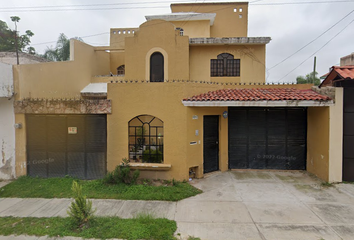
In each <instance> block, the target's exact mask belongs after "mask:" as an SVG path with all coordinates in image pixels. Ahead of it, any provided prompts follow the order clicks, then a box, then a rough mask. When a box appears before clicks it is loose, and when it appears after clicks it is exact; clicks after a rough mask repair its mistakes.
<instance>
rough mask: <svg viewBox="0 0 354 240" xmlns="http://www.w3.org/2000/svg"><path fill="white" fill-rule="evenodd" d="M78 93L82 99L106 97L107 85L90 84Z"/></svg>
mask: <svg viewBox="0 0 354 240" xmlns="http://www.w3.org/2000/svg"><path fill="white" fill-rule="evenodd" d="M80 93H81V96H83V97H107V83H90V84H89V85H87V86H86V87H85V88H84V89H82V90H81V92H80Z"/></svg>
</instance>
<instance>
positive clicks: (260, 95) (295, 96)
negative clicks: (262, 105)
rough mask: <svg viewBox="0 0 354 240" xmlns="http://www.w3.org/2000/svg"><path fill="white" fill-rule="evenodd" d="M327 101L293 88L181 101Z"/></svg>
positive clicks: (207, 95)
mask: <svg viewBox="0 0 354 240" xmlns="http://www.w3.org/2000/svg"><path fill="white" fill-rule="evenodd" d="M284 100H305V101H306V100H307V101H309V100H310V101H327V100H331V99H330V98H329V97H327V96H324V95H321V94H319V93H316V92H315V91H312V90H310V89H309V90H299V89H295V88H251V89H221V90H216V91H210V92H207V93H203V94H199V95H195V96H193V97H189V98H185V99H183V101H284Z"/></svg>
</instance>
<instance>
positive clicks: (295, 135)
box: [228, 107, 307, 169]
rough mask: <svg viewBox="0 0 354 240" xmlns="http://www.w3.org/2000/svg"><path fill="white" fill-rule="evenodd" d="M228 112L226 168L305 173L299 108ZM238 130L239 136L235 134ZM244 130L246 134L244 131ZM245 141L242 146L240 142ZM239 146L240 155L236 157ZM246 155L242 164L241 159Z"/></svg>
mask: <svg viewBox="0 0 354 240" xmlns="http://www.w3.org/2000/svg"><path fill="white" fill-rule="evenodd" d="M244 111H247V114H245V113H244V112H243V116H247V118H246V119H245V118H243V119H242V121H239V119H238V118H237V117H235V116H237V113H238V112H239V111H238V110H236V109H235V108H233V107H230V108H229V113H230V114H229V124H228V126H229V167H230V168H240V167H239V166H243V167H244V166H246V165H247V168H251V169H252V168H253V169H305V166H306V135H307V132H306V131H307V126H306V124H307V119H306V117H307V113H306V110H304V109H303V108H298V109H288V108H259V109H255V108H244ZM237 129H242V134H240V132H238V131H237ZM246 130H247V131H246ZM246 139H247V144H246V145H245V144H244V142H243V141H245V140H246ZM241 144H242V147H243V151H242V153H243V154H238V153H237V152H239V151H240V149H239V147H240V145H241ZM245 154H246V161H248V164H245V163H244V162H245V161H244V160H243V159H242V157H244V155H245Z"/></svg>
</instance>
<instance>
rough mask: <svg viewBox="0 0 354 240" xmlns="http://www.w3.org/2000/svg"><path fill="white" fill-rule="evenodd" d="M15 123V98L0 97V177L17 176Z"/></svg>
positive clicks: (9, 177)
mask: <svg viewBox="0 0 354 240" xmlns="http://www.w3.org/2000/svg"><path fill="white" fill-rule="evenodd" d="M1 74H2V72H1V71H0V75H1ZM14 125H15V114H14V108H13V99H11V100H9V99H8V98H7V97H6V98H3V97H0V179H11V178H15V177H16V173H15V127H14Z"/></svg>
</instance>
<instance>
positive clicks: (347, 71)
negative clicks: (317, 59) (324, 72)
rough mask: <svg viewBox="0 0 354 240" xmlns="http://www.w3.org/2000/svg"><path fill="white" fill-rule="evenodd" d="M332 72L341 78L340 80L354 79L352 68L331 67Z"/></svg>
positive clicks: (353, 67)
mask: <svg viewBox="0 0 354 240" xmlns="http://www.w3.org/2000/svg"><path fill="white" fill-rule="evenodd" d="M333 70H334V71H336V72H337V73H338V74H339V75H340V76H342V78H351V79H354V66H340V67H338V66H333Z"/></svg>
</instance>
